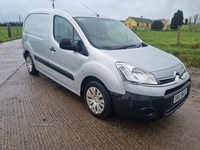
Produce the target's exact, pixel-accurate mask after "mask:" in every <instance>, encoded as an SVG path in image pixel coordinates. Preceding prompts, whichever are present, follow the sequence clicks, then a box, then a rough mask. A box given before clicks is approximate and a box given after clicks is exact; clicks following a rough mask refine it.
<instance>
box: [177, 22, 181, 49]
mask: <svg viewBox="0 0 200 150" xmlns="http://www.w3.org/2000/svg"><path fill="white" fill-rule="evenodd" d="M180 28H181V27H180V26H178V32H177V45H179V44H180Z"/></svg>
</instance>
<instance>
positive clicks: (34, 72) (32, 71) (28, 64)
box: [26, 53, 39, 75]
mask: <svg viewBox="0 0 200 150" xmlns="http://www.w3.org/2000/svg"><path fill="white" fill-rule="evenodd" d="M26 68H27V70H28V72H29V73H30V74H32V75H37V74H38V73H39V71H38V70H36V69H35V65H34V63H33V59H32V57H31V55H30V54H29V53H28V54H27V55H26Z"/></svg>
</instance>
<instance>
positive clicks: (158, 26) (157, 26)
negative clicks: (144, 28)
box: [151, 20, 164, 30]
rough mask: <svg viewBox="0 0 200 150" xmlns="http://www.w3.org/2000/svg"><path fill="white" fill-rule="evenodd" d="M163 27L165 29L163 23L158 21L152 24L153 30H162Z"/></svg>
mask: <svg viewBox="0 0 200 150" xmlns="http://www.w3.org/2000/svg"><path fill="white" fill-rule="evenodd" d="M163 27H164V25H163V23H162V21H160V20H157V21H154V22H153V23H152V25H151V30H161V29H163Z"/></svg>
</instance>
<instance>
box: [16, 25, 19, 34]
mask: <svg viewBox="0 0 200 150" xmlns="http://www.w3.org/2000/svg"><path fill="white" fill-rule="evenodd" d="M16 32H17V36H18V35H19V32H18V26H17V25H16Z"/></svg>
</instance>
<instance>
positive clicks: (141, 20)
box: [130, 17, 153, 23]
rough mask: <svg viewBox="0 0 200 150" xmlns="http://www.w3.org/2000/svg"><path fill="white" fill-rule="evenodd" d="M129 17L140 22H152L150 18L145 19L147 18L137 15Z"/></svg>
mask: <svg viewBox="0 0 200 150" xmlns="http://www.w3.org/2000/svg"><path fill="white" fill-rule="evenodd" d="M130 18H131V19H133V20H135V21H136V22H141V23H152V22H153V21H152V20H151V19H147V18H138V17H130Z"/></svg>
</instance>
